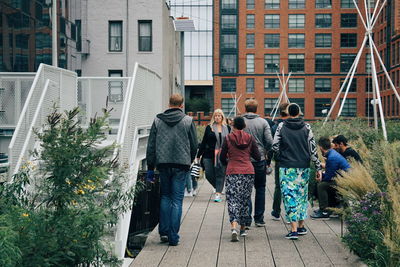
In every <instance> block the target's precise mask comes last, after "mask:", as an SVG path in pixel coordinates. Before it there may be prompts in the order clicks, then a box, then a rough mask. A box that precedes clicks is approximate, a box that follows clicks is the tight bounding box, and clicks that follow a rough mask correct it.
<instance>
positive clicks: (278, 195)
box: [272, 161, 282, 216]
mask: <svg viewBox="0 0 400 267" xmlns="http://www.w3.org/2000/svg"><path fill="white" fill-rule="evenodd" d="M281 203H282V192H281V182H280V179H279V162H276V161H275V190H274V201H273V203H272V211H273V212H274V213H275V215H277V216H278V215H279V214H280V213H281Z"/></svg>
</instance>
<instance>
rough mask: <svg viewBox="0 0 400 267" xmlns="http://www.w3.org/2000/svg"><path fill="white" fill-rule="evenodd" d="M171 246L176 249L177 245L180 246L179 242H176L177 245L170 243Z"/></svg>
mask: <svg viewBox="0 0 400 267" xmlns="http://www.w3.org/2000/svg"><path fill="white" fill-rule="evenodd" d="M169 245H170V246H171V247H176V246H177V245H179V241H178V242H176V243H169Z"/></svg>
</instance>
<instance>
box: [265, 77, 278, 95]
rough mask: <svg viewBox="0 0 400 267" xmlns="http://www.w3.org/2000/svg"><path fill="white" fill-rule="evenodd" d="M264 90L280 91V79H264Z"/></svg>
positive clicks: (269, 91)
mask: <svg viewBox="0 0 400 267" xmlns="http://www.w3.org/2000/svg"><path fill="white" fill-rule="evenodd" d="M264 92H266V93H278V92H279V79H276V78H267V79H264Z"/></svg>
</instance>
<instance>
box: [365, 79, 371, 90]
mask: <svg viewBox="0 0 400 267" xmlns="http://www.w3.org/2000/svg"><path fill="white" fill-rule="evenodd" d="M365 92H367V93H372V78H365Z"/></svg>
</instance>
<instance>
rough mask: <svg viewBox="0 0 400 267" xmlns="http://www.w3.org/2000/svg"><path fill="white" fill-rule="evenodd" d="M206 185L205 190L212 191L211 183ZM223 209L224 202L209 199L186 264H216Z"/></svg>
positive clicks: (201, 265) (200, 265) (194, 266)
mask: <svg viewBox="0 0 400 267" xmlns="http://www.w3.org/2000/svg"><path fill="white" fill-rule="evenodd" d="M205 186H206V184H205V185H204V187H205ZM207 187H209V189H207V190H210V192H212V187H211V185H208V183H207ZM224 209H225V202H223V203H215V202H213V201H212V199H210V203H209V205H208V208H207V211H206V215H205V217H204V221H203V223H202V225H201V228H200V232H199V235H198V237H197V241H196V244H195V247H194V249H193V252H192V255H191V257H190V261H189V264H188V266H190V267H203V266H216V264H217V260H218V251H219V246H220V241H221V231H222V223H223V221H224Z"/></svg>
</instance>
